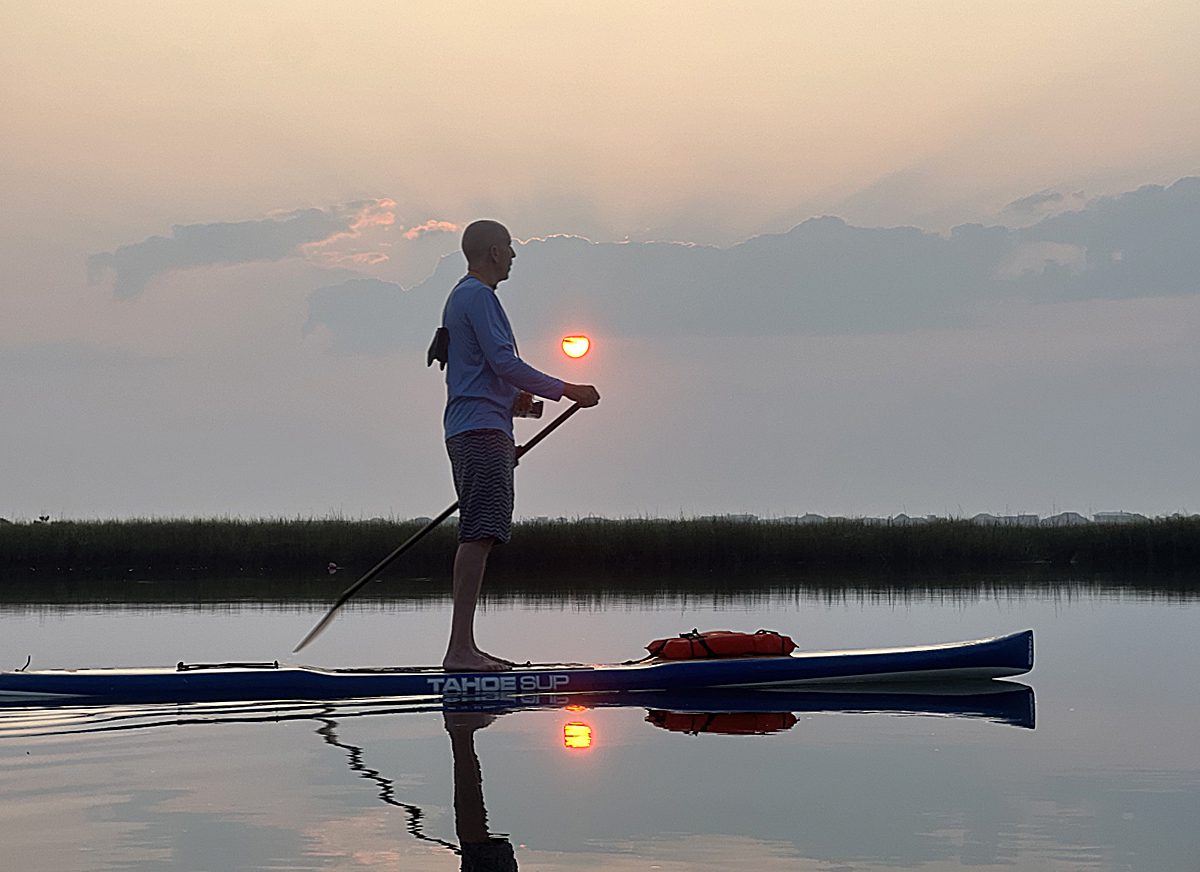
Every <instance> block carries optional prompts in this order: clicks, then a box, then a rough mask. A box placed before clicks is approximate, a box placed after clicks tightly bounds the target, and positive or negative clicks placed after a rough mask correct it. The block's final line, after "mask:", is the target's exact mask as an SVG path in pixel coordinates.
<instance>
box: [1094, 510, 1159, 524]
mask: <svg viewBox="0 0 1200 872" xmlns="http://www.w3.org/2000/svg"><path fill="white" fill-rule="evenodd" d="M1092 520H1093V521H1095V522H1096V523H1097V524H1137V523H1139V522H1141V521H1148V520H1150V519H1149V518H1147V517H1146V516H1145V515H1139V514H1138V513H1137V512H1096V514H1094V515H1092Z"/></svg>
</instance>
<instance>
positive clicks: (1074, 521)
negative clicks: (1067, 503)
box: [1042, 512, 1091, 527]
mask: <svg viewBox="0 0 1200 872" xmlns="http://www.w3.org/2000/svg"><path fill="white" fill-rule="evenodd" d="M1090 523H1091V521H1089V520H1088V519H1087V518H1085V517H1084V516H1083V515H1081V514H1079V512H1059V513H1058V514H1057V515H1051V516H1050V517H1048V518H1042V526H1043V527H1078V526H1079V525H1080V524H1090Z"/></svg>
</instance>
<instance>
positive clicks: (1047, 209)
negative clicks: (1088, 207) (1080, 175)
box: [1001, 189, 1086, 218]
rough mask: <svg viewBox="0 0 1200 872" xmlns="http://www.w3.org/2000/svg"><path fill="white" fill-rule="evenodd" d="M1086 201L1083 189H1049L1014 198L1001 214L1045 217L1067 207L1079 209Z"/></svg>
mask: <svg viewBox="0 0 1200 872" xmlns="http://www.w3.org/2000/svg"><path fill="white" fill-rule="evenodd" d="M1085 203H1086V197H1084V194H1083V191H1072V192H1070V193H1066V194H1064V193H1063V192H1062V191H1055V190H1050V189H1047V190H1044V191H1038V192H1037V193H1036V194H1030V195H1029V196H1027V197H1021V198H1019V199H1017V200H1013V201H1012V202H1011V203H1009V204H1008V205H1007V206H1005V207H1004V208H1003V209H1002V210H1001V214H1002V215H1012V216H1015V217H1017V218H1029V217H1035V218H1043V217H1045V216H1046V215H1050V214H1054V213H1057V212H1062V211H1065V210H1067V209H1078V208H1080V207H1082V206H1084V205H1085Z"/></svg>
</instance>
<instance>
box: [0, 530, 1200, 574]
mask: <svg viewBox="0 0 1200 872" xmlns="http://www.w3.org/2000/svg"><path fill="white" fill-rule="evenodd" d="M423 522H424V519H416V520H411V521H384V520H379V519H375V520H369V521H347V520H341V519H293V520H287V519H275V520H272V519H263V520H238V519H163V520H153V519H152V520H123V521H56V522H50V523H43V522H33V523H16V524H2V525H0V579H15V578H25V579H30V578H33V577H37V576H43V577H45V576H49V577H55V576H57V577H64V576H67V577H75V578H84V577H95V578H107V579H116V578H128V577H131V576H138V577H150V578H163V577H168V576H170V577H184V578H187V577H212V576H226V577H237V576H247V577H264V578H269V577H296V576H303V577H311V578H322V577H324V578H327V580H328V582H329V584H331V585H332V586H334V587H336V586H338V585H342V586H346V585H349V584H350V583H351V582H352V581H353V580H354V579H355V578H357V577H358V575H359V574H360V573H362V572H365V571H366V570H367V569H369V568H370V567H371V566H373V565H374V564H375V563H376V562H378V560H379V559H380V558H382V557H383V556H384V555H386V554H387V553H389V552H390V551H391V550H392V549H393V548H395V547H396V545H397V544H399V543H400V542H402V541H404V539H406V538H407V537H408V536H410V535H412V534H413V533H414V532H416V531H417V530H418V529H420V527H421V526H422V525H423ZM455 531H456V528H455V523H454V520H453V519H451V520H450V521H447V522H446V523H444V524H443V525H441V526H440V527H438V528H437V529H435V530H433V531H432V532H431V533H430V534H429V535H428V536H427V537H426V538H425V539H424V540H422V541H421V542H420V543H419V544H418V545H417V546H415V547H414V548H413V549H412V550H411V551H409V552H408V553H407V554H405V555H404V557H403V558H401V560H400V561H399V562H398V563H397V565H396V566H395V567H394V568H392V569H390V570H389V571H388V573H386V575H387V576H388V577H391V578H412V577H433V578H442V577H447V576H448V575H449V569H450V563H451V560H452V558H453V552H454V548H455V541H456V532H455ZM331 564H333V565H334V566H336V567H337V572H336V575H335V576H332V577H331V574H330V573H329V572H328V568H329V566H330V565H331ZM491 564H492V565H491V567H490V571H489V578H493V577H495V578H501V579H503V578H508V577H525V578H528V579H530V580H531V581H532V580H533V579H534V578H557V579H558V580H559V581H560V582H568V581H569V580H570V579H572V578H577V579H578V581H579V582H580V583H581V584H584V586H587V584H586V579H587V578H591V577H609V578H619V577H647V576H655V575H662V576H667V577H677V576H683V575H699V576H705V575H711V574H714V573H732V574H736V575H741V574H748V573H762V574H767V575H771V576H781V575H783V576H787V577H795V578H803V577H805V576H810V575H811V576H814V577H815V576H828V575H829V574H830V573H835V574H846V573H867V574H870V575H871V576H873V577H879V576H887V577H892V576H901V575H904V574H908V573H927V572H934V573H937V572H944V573H960V572H1006V573H1007V572H1010V571H1020V570H1023V569H1034V568H1036V567H1048V568H1053V569H1055V570H1061V571H1065V572H1069V573H1073V574H1074V573H1080V574H1089V575H1091V574H1097V573H1099V574H1108V573H1136V574H1148V575H1154V576H1162V575H1179V574H1182V575H1192V574H1197V575H1200V518H1195V517H1191V518H1186V517H1185V518H1161V519H1151V520H1146V521H1138V522H1134V523H1124V524H1087V525H1078V526H1067V527H1031V526H1002V525H980V524H977V523H973V522H972V521H968V520H929V521H926V522H923V523H920V524H880V523H878V522H875V521H874V520H872V519H831V520H825V521H821V522H818V523H809V524H789V523H783V522H780V521H772V520H753V521H745V520H731V519H725V518H701V519H680V520H657V519H628V520H605V519H595V518H587V519H580V520H554V521H546V520H536V521H523V522H518V523H516V524H514V531H513V541H512V542H511V543H509V544H507V545H504V546H503V547H498V548H497V549H496V550H495V551H494V552H493V557H492V559H491Z"/></svg>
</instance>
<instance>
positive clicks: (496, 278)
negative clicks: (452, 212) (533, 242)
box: [462, 219, 517, 288]
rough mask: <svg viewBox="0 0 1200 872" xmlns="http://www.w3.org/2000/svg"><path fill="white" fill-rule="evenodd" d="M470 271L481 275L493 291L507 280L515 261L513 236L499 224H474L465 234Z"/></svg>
mask: <svg viewBox="0 0 1200 872" xmlns="http://www.w3.org/2000/svg"><path fill="white" fill-rule="evenodd" d="M462 250H463V254H465V255H466V256H467V269H469V270H471V272H474V273H478V274H479V275H480V276H481V277H483V279H484V280H485V281H486V282H487V283H488V284H490V285H491V286H492V287H493V288H494V287H496V285H498V284H499V283H500V282H502V281H504V280H505V279H506V278H508V273H509V270H510V269H511V267H512V262H513V259H514V258H515V257H516V256H517V253H516V252H515V251H513V247H512V236H511V235H510V234H509V232H508V228H507V227H505V226H504V225H503V224H501V223H500V222H499V221H490V220H486V219H485V220H483V221H473V222H471V223H470V224H468V225H467V229H466V230H464V231H463V235H462Z"/></svg>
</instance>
